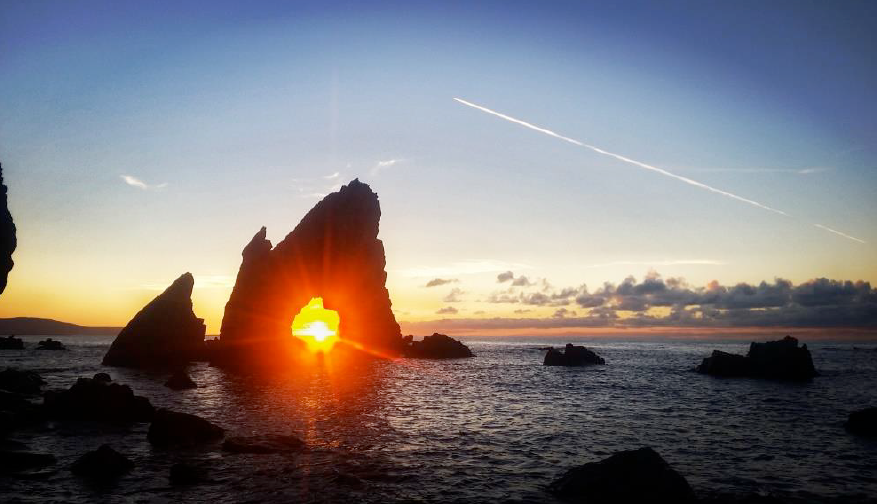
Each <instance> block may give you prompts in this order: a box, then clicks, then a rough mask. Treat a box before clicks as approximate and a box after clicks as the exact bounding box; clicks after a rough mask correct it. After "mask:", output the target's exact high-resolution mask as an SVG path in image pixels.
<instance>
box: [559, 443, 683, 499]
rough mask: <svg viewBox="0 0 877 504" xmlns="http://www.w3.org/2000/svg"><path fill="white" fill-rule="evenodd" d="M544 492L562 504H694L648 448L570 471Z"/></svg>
mask: <svg viewBox="0 0 877 504" xmlns="http://www.w3.org/2000/svg"><path fill="white" fill-rule="evenodd" d="M548 490H549V492H551V493H553V494H554V495H556V496H558V497H560V498H562V499H564V500H567V501H571V502H582V503H588V504H603V503H642V502H673V503H679V504H684V503H694V502H696V498H695V495H694V491H693V490H692V489H691V487H690V486H689V485H688V482H687V481H686V480H685V478H684V477H683V476H682V475H681V474H679V473H678V472H676V471H675V470H673V468H671V467H670V465H669V464H667V462H666V461H664V459H663V458H661V456H660V455H658V453H657V452H655V451H654V450H652V449H651V448H648V447H646V448H640V449H638V450H631V451H623V452H618V453H616V454H614V455H612V456H611V457H609V458H607V459H604V460H601V461H599V462H592V463H590V464H585V465H582V466H579V467H576V468H573V469H570V470H569V471H567V472H566V473H565V474H564V475H563V476H562V477H561V478H560V479H558V480H556V481H554V482H553V483H551V485H549V487H548Z"/></svg>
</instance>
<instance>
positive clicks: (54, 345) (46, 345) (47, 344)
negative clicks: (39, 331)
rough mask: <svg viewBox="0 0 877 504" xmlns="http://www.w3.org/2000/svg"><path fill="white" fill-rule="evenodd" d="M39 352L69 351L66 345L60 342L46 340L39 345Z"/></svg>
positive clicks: (50, 339)
mask: <svg viewBox="0 0 877 504" xmlns="http://www.w3.org/2000/svg"><path fill="white" fill-rule="evenodd" d="M37 350H67V348H65V347H64V343H61V342H60V341H58V340H53V339H52V338H46V339H44V340H42V341H40V342H39V343H37Z"/></svg>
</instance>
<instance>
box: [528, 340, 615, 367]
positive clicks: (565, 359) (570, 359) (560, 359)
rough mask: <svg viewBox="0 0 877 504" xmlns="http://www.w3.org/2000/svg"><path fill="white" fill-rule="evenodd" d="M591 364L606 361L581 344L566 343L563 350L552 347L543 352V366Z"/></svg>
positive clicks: (604, 362)
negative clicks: (545, 352)
mask: <svg viewBox="0 0 877 504" xmlns="http://www.w3.org/2000/svg"><path fill="white" fill-rule="evenodd" d="M592 364H606V361H605V360H604V359H603V358H602V357H600V356H599V355H597V354H596V353H594V352H592V351H591V350H588V349H587V348H585V347H583V346H575V345H573V344H572V343H567V344H566V347H564V349H563V352H560V351H559V350H555V349H553V348H549V349H548V353H547V354H545V360H543V361H542V365H543V366H588V365H592Z"/></svg>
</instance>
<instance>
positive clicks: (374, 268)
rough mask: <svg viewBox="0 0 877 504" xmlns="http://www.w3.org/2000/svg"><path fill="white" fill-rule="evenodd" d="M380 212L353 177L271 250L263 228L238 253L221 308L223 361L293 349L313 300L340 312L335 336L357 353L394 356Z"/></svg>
mask: <svg viewBox="0 0 877 504" xmlns="http://www.w3.org/2000/svg"><path fill="white" fill-rule="evenodd" d="M380 218H381V208H380V204H379V203H378V195H377V194H375V193H374V192H373V191H372V190H371V188H369V186H368V185H367V184H364V183H362V182H360V181H359V180H353V181H352V182H350V183H349V184H347V185H346V186H343V187H342V188H341V189H340V190H339V191H338V192H335V193H332V194H329V195H328V196H326V197H325V198H323V200H322V201H320V202H319V203H317V205H316V206H314V208H312V209H311V210H310V211H309V212H308V213H307V215H305V217H304V218H303V219H302V220H301V222H300V223H299V224H298V226H296V228H295V229H294V230H293V231H292V232H291V233H289V234H288V235H287V236H286V237H285V238H284V239H283V240H282V241H281V242H280V243H278V244H277V246H276V247H273V248H272V247H271V242H270V241H268V240H267V239H266V230H265V228H264V227H263V228H262V229H261V230H260V231H259V232H258V233H256V235H255V236H254V237H253V239H252V240H251V241H250V243H249V244H248V245H247V246H246V247H245V248H244V251H243V262H242V263H241V268H240V271H239V272H238V276H237V281H236V283H235V287H234V291H233V292H232V294H231V297H230V298H229V301H228V304H226V306H225V315H224V317H223V319H222V330H221V343H222V346H223V347H224V348H225V349H227V350H230V351H227V352H224V354H225V355H226V358H227V357H228V356H232V358H240V359H243V358H245V356H246V355H247V353H260V352H261V353H262V356H263V357H267V358H270V356H271V354H273V353H274V352H276V351H277V350H278V349H280V348H282V347H288V346H290V345H292V346H294V345H295V339H294V338H293V336H292V334H291V331H290V326H291V325H292V321H293V319H294V318H295V315H296V314H298V312H299V310H301V308H302V307H303V306H305V305H306V304H308V302H309V301H310V300H311V298H314V297H322V298H323V305H324V306H325V308H326V309H330V310H335V311H337V312H338V314H339V316H340V318H341V323H340V327H339V336H340V338H341V339H342V340H343V341H347V342H350V343H353V345H354V346H356V347H358V348H365V349H367V350H370V351H373V352H378V353H388V354H391V355H396V354H398V353H399V351H400V349H401V345H402V335H401V332H400V330H399V324H397V323H396V318H395V317H394V315H393V311H392V310H391V302H390V295H389V292H388V291H387V288H386V280H387V273H386V271H384V269H385V267H386V260H385V257H384V245H383V243H382V242H381V241H380V240H379V239H378V224H379V221H380Z"/></svg>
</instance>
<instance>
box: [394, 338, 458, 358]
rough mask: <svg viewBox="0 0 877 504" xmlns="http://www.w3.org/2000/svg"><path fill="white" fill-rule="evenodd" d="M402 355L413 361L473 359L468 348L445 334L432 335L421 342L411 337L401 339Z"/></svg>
mask: <svg viewBox="0 0 877 504" xmlns="http://www.w3.org/2000/svg"><path fill="white" fill-rule="evenodd" d="M402 348H403V350H402V354H403V355H404V356H405V357H412V358H415V359H460V358H465V357H474V356H475V355H474V354H473V353H472V351H471V350H469V347H467V346H466V345H464V344H463V343H462V342H460V341H457V340H455V339H454V338H451V337H450V336H447V335H445V334H439V333H433V334H432V336H425V337H424V338H423V340H421V341H414V337H413V336H411V335H408V336H405V338H403V347H402Z"/></svg>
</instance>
